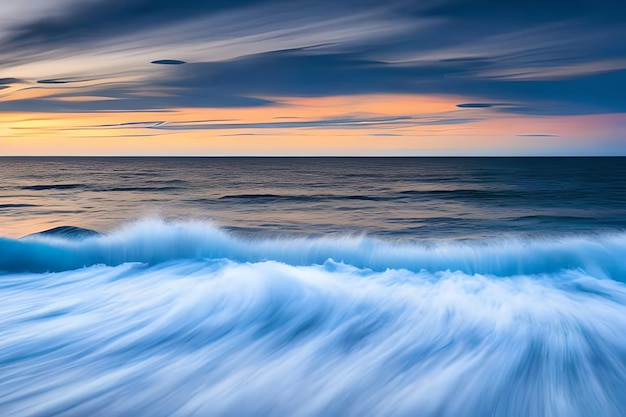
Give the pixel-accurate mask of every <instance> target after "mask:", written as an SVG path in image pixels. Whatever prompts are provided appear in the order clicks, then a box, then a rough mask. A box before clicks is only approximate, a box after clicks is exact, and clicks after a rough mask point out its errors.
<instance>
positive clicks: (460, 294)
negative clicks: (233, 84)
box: [0, 158, 626, 417]
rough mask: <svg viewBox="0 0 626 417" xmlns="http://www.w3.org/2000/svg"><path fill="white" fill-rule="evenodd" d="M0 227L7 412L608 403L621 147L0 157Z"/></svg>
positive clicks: (420, 412)
mask: <svg viewBox="0 0 626 417" xmlns="http://www.w3.org/2000/svg"><path fill="white" fill-rule="evenodd" d="M68 226H73V228H72V227H68ZM50 229H52V231H49V230H50ZM43 231H48V232H46V233H39V232H43ZM0 236H1V237H0V415H1V416H41V417H47V416H104V417H107V416H133V417H136V416H151V417H152V416H154V417H159V416H164V417H165V416H229V417H230V416H233V417H247V416H289V417H292V416H293V417H298V416H311V417H318V416H319V417H333V416H338V417H344V416H345V417H350V416H355V417H367V416H381V417H395V416H398V417H400V416H402V417H408V416H416V417H447V416H451V417H465V416H467V417H482V416H520V417H521V416H524V417H529V416H530V417H543V416H545V417H557V416H558V417H561V416H562V417H592V416H593V417H600V416H601V417H623V416H625V415H626V395H625V394H624V393H625V392H626V285H625V283H626V158H0Z"/></svg>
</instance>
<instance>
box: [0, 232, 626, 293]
mask: <svg viewBox="0 0 626 417" xmlns="http://www.w3.org/2000/svg"><path fill="white" fill-rule="evenodd" d="M625 255H626V233H614V234H597V235H581V236H578V237H567V238H565V237H563V238H556V237H549V238H548V237H545V238H541V237H535V238H528V239H522V238H502V239H494V240H487V241H466V242H453V241H451V242H438V243H420V242H391V241H384V240H379V239H376V238H371V237H367V236H330V237H320V238H271V239H270V238H267V239H244V238H241V237H236V236H234V235H231V234H228V233H227V232H225V231H224V230H222V229H220V228H218V227H216V226H214V225H212V224H209V223H204V222H181V223H168V222H164V221H160V220H144V221H141V222H138V223H133V224H130V225H127V226H125V227H123V228H121V229H119V230H117V231H114V232H113V233H111V234H109V235H106V236H100V237H92V238H88V239H84V240H71V239H68V238H62V237H55V236H45V235H39V236H37V235H33V236H29V237H28V238H26V239H20V240H12V239H6V238H0V271H6V272H26V271H30V272H45V271H65V270H72V269H77V268H82V267H85V266H91V265H97V264H102V265H109V266H115V265H121V264H123V263H127V262H141V263H146V264H150V265H154V264H158V263H162V262H167V261H172V260H177V259H228V260H232V261H236V262H261V261H268V260H272V261H278V262H282V263H285V264H289V265H294V266H309V265H321V264H324V263H325V262H326V261H327V260H334V261H336V262H341V263H345V264H347V265H352V266H355V267H358V268H367V269H371V270H374V271H384V270H386V269H406V270H409V271H413V272H419V271H422V270H424V271H428V272H431V273H432V272H438V271H447V270H450V271H460V272H463V273H466V274H486V275H494V276H502V277H508V276H514V275H532V274H546V273H547V274H549V273H555V272H559V271H561V270H581V271H584V272H586V273H588V274H591V275H593V276H596V277H598V278H608V279H613V280H618V281H624V279H625V278H626V264H625V263H624V262H623V259H624V256H625Z"/></svg>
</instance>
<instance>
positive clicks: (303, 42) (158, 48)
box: [0, 0, 626, 146]
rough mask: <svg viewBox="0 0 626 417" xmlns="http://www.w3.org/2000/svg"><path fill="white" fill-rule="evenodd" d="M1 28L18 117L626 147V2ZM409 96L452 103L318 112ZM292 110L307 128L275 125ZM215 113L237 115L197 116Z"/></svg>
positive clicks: (8, 88) (48, 18)
mask: <svg viewBox="0 0 626 417" xmlns="http://www.w3.org/2000/svg"><path fill="white" fill-rule="evenodd" d="M0 16H1V17H0V112H3V113H6V114H11V115H12V114H49V115H57V116H56V117H59V118H63V117H65V115H66V114H109V115H114V114H127V115H128V117H126V118H125V120H124V121H122V122H120V123H117V122H116V120H113V119H115V117H113V116H108V117H111V119H112V120H111V122H110V123H100V126H98V127H97V128H98V129H108V130H111V131H112V132H111V133H112V134H114V132H115V131H116V130H120V129H122V130H125V132H124V133H120V134H125V135H134V134H136V133H133V132H130V131H135V130H137V129H148V130H150V131H163V132H174V133H176V134H180V133H181V132H189V134H191V132H193V131H212V130H216V131H220V132H219V133H220V135H233V137H239V136H243V135H253V134H257V133H259V134H265V133H262V132H261V131H263V132H265V131H272V132H273V133H272V134H279V133H278V131H282V132H287V131H291V132H300V131H301V130H324V129H332V130H333V131H346V130H354V131H355V132H356V131H361V134H362V135H367V137H369V138H370V139H371V140H375V138H376V137H379V138H383V137H385V136H386V137H387V138H389V137H391V136H390V135H400V136H397V137H398V138H401V137H406V132H393V133H389V132H386V131H383V132H378V131H370V130H372V129H377V128H381V129H387V128H389V129H390V128H394V129H408V130H409V131H410V133H411V134H412V135H416V134H417V133H416V131H415V130H414V129H422V132H426V129H429V127H430V128H434V127H435V126H438V129H440V128H441V129H443V128H444V127H446V128H450V129H452V128H454V127H455V125H457V126H464V127H465V126H467V127H468V128H470V127H471V128H472V129H474V130H473V132H474V133H473V135H474V137H475V138H476V140H477V141H480V140H486V139H484V134H481V131H479V130H478V129H479V127H480V128H483V129H484V128H486V126H487V122H489V121H492V122H493V123H494V124H497V125H498V126H500V123H501V121H502V120H507V121H509V125H508V126H509V127H508V129H509V131H508V133H507V134H506V135H505V136H506V137H507V138H508V139H506V140H513V139H512V138H523V137H552V133H550V134H549V135H548V134H543V133H541V134H532V133H531V134H529V133H525V132H523V131H522V132H520V131H519V130H518V129H517V128H515V126H516V125H515V124H513V123H512V122H510V121H511V120H518V119H524V118H528V120H531V119H532V120H540V119H538V118H541V117H547V118H550V119H551V120H553V118H559V117H570V116H576V117H586V116H594V115H598V116H600V115H614V116H612V117H611V118H610V120H611V123H614V125H612V126H616V127H613V128H607V130H606V131H607V132H609V133H606V135H607V136H606V140H609V136H610V140H611V141H612V142H611V143H612V144H615V143H617V144H618V145H619V144H621V143H622V142H623V141H626V139H620V135H619V129H620V128H621V127H622V126H623V123H622V120H623V118H624V117H626V116H624V114H626V101H625V100H623V97H622V96H623V94H622V92H623V91H626V44H625V43H624V42H621V41H620V40H621V39H624V38H625V37H626V25H624V18H623V16H626V2H624V1H622V0H619V1H618V0H597V1H588V0H570V1H565V0H553V1H550V2H545V1H539V0H527V1H523V2H506V1H499V0H424V1H421V2H415V1H410V0H389V1H387V2H379V1H373V0H362V1H357V0H333V1H330V0H318V1H313V0H296V1H287V0H229V1H223V0H177V1H172V0H90V1H83V0H47V1H43V0H32V1H30V2H24V1H20V0H7V1H3V2H2V4H0ZM401 95H404V96H412V97H425V96H427V97H429V98H430V99H432V98H433V97H442V98H446V102H453V103H454V104H453V105H452V106H451V108H448V109H447V110H445V111H442V110H441V109H438V108H437V109H436V108H433V109H431V110H430V111H422V110H420V111H419V112H412V111H404V110H403V109H401V108H396V107H394V110H393V112H391V113H392V114H389V113H388V112H381V111H380V108H381V106H377V107H376V106H375V105H374V104H376V103H374V104H373V106H374V107H376V111H375V112H373V113H372V114H367V112H363V113H358V112H354V111H351V110H349V109H345V108H341V107H336V108H335V109H334V110H333V111H329V112H327V114H323V115H321V114H316V111H317V110H316V107H315V106H317V105H319V101H316V100H318V99H320V100H321V99H324V98H329V100H331V101H332V100H333V98H334V97H350V96H351V97H360V98H361V100H368V99H372V98H373V97H382V96H386V97H398V96H401ZM308 99H312V100H313V101H307V100H308ZM294 103H297V104H294ZM403 103H404V101H403ZM429 103H431V104H430V105H432V106H434V104H432V103H433V102H432V101H430V102H429ZM294 105H296V106H300V108H301V109H302V108H304V107H307V106H308V107H307V110H306V111H308V112H309V115H308V116H306V115H305V114H299V115H298V116H297V117H298V118H295V119H281V117H294V116H288V115H284V113H282V112H283V111H284V109H285V108H287V107H288V106H294ZM334 105H336V106H342V105H346V104H345V103H341V104H339V103H335V104H334ZM222 110H233V111H234V110H237V113H239V114H240V115H241V116H240V117H236V118H235V119H236V121H221V122H218V121H215V120H217V119H216V118H213V117H207V118H200V119H195V118H193V117H192V116H193V115H195V114H196V112H198V111H200V112H207V113H220V112H221V111H222ZM255 111H258V113H254V112H255ZM144 114H158V115H159V117H160V116H161V115H163V114H170V115H173V114H176V117H173V118H169V117H165V118H162V120H159V121H157V122H151V120H155V119H153V118H152V117H147V118H145V119H144V118H143V115H144ZM252 114H263V115H264V118H263V119H260V118H259V119H256V118H255V117H251V115H252ZM183 116H188V117H183ZM6 117H8V116H6ZM52 117H55V116H52ZM95 119H98V120H100V117H99V116H98V117H95ZM174 119H175V120H174ZM142 120H147V122H142ZM198 120H200V121H198ZM554 120H556V119H554ZM151 123H153V124H151ZM93 126H96V125H95V124H94V125H93ZM67 127H68V128H69V127H70V126H67ZM81 128H86V126H81ZM531 128H532V126H531ZM499 129H500V130H499V131H501V132H504V131H505V130H506V129H507V128H506V127H505V126H502V127H500V128H499ZM611 129H612V130H611ZM126 130H128V131H126ZM230 130H232V132H230V133H228V132H227V131H230ZM242 130H245V132H243V131H242ZM252 130H257V131H259V132H251V131H252ZM533 130H534V129H532V130H531V132H532V131H533ZM15 131H16V130H9V129H8V128H4V130H3V131H2V132H3V133H2V134H3V135H6V134H7V133H6V132H15ZM538 131H540V132H541V130H538ZM616 131H617V133H616ZM30 132H31V133H32V134H34V131H32V130H31V131H30ZM442 132H443V131H442V130H437V134H442ZM548 132H550V131H548ZM555 132H556V133H554V135H555V137H558V138H560V139H563V138H566V137H567V134H565V135H563V134H561V133H560V132H557V131H555ZM483 133H484V132H483ZM139 134H152V133H151V132H142V133H139ZM337 134H338V133H337ZM464 134H465V133H464ZM589 134H590V135H592V134H593V132H591V131H590V132H589ZM481 135H482V136H481ZM502 135H504V133H502ZM502 138H503V139H502V140H503V141H504V142H503V143H508V142H506V140H505V139H504V136H502ZM589 141H590V146H592V143H591V138H590V139H589ZM563 143H565V142H563ZM468 146H469V145H468ZM619 146H621V145H619Z"/></svg>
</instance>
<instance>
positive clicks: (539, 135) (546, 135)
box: [517, 133, 561, 138]
mask: <svg viewBox="0 0 626 417" xmlns="http://www.w3.org/2000/svg"><path fill="white" fill-rule="evenodd" d="M517 136H518V137H521V138H558V137H560V136H561V135H555V134H552V133H525V134H522V135H517Z"/></svg>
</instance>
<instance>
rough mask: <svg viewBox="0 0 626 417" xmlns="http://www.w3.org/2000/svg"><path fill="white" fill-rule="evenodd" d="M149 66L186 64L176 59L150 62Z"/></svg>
mask: <svg viewBox="0 0 626 417" xmlns="http://www.w3.org/2000/svg"><path fill="white" fill-rule="evenodd" d="M151 64H159V65H182V64H186V62H185V61H179V60H177V59H159V60H157V61H152V62H151Z"/></svg>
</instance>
